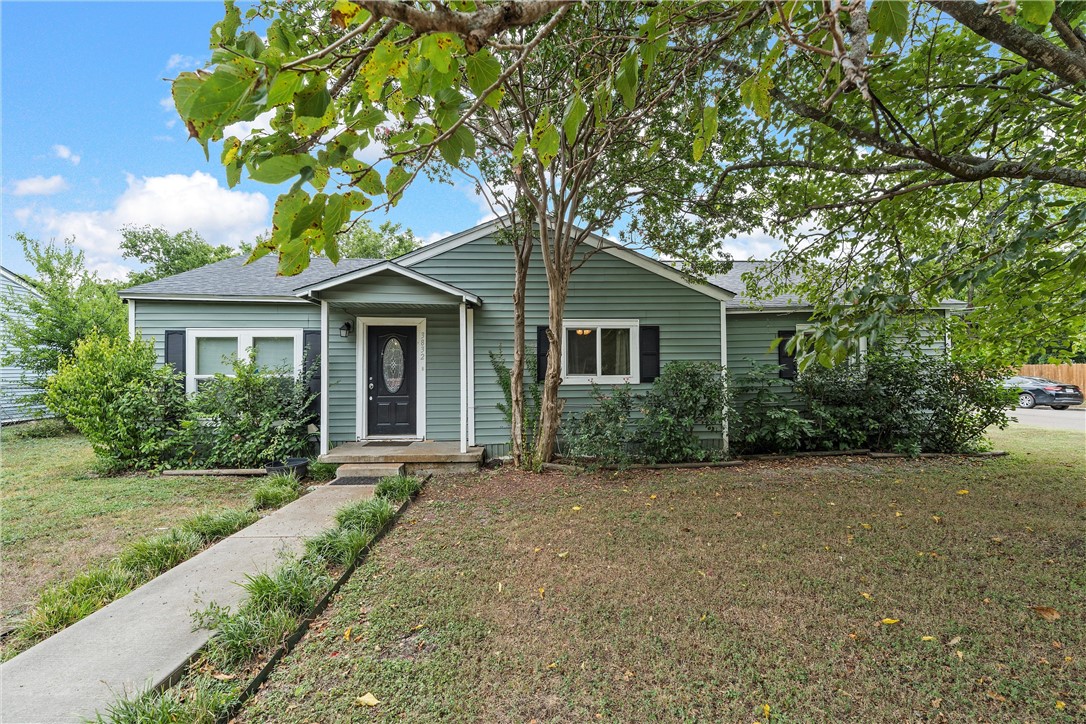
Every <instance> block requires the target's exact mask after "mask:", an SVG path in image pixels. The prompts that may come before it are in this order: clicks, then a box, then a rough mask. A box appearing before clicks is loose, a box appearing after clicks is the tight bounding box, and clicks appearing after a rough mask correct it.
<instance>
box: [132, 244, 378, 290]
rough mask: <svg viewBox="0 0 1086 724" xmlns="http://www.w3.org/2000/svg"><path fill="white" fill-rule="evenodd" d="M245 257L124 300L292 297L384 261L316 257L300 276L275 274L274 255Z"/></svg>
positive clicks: (159, 283) (163, 281) (157, 284)
mask: <svg viewBox="0 0 1086 724" xmlns="http://www.w3.org/2000/svg"><path fill="white" fill-rule="evenodd" d="M245 259H246V257H245V256H235V257H233V258H231V259H226V260H224V261H219V262H215V263H214V264H208V265H207V266H202V267H200V268H199V269H193V270H191V271H187V272H182V273H181V274H174V275H173V276H172V277H166V278H165V279H159V280H157V281H153V282H148V283H147V284H140V285H138V286H135V287H129V288H128V289H125V290H123V291H122V292H121V296H122V297H127V296H133V295H144V294H146V295H151V296H163V297H188V296H192V297H204V296H212V297H221V298H223V299H230V298H231V297H289V298H294V292H295V290H297V289H300V288H301V287H306V286H309V285H310V284H318V283H320V282H323V281H325V280H327V279H331V278H332V277H336V276H339V275H340V274H347V273H349V272H353V271H357V270H359V269H364V268H366V267H368V266H372V265H374V264H380V263H381V262H382V261H383V260H382V259H340V260H339V264H333V263H332V262H331V261H329V260H328V259H326V258H325V257H322V256H321V257H313V258H312V259H311V260H310V262H309V266H308V267H306V269H305V271H303V272H302V273H301V274H298V275H297V276H292V277H280V276H276V275H275V270H276V267H277V265H278V259H277V258H276V256H275V255H274V254H269V255H268V256H265V257H261V258H260V259H257V260H256V261H254V262H253V263H252V264H246V263H245Z"/></svg>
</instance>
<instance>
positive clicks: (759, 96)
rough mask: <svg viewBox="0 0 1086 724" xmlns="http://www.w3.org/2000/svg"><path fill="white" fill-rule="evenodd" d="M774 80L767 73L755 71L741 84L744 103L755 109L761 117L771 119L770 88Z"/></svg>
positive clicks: (741, 96) (740, 91) (740, 93)
mask: <svg viewBox="0 0 1086 724" xmlns="http://www.w3.org/2000/svg"><path fill="white" fill-rule="evenodd" d="M772 87H773V81H772V80H771V79H770V77H769V76H768V75H766V74H765V73H755V74H754V75H752V76H750V77H749V78H747V79H746V80H745V81H743V82H742V84H740V86H739V97H740V99H742V101H743V105H745V106H747V107H748V108H751V109H753V110H754V112H755V113H756V114H758V117H759V118H764V119H766V120H769V90H770V89H771V88H772Z"/></svg>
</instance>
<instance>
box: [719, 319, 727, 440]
mask: <svg viewBox="0 0 1086 724" xmlns="http://www.w3.org/2000/svg"><path fill="white" fill-rule="evenodd" d="M720 373H721V374H722V375H724V379H725V382H727V375H728V310H727V307H726V306H725V305H724V302H721V303H720ZM728 412H729V410H728V409H727V407H725V409H724V424H723V425H721V428H722V432H723V435H724V440H723V443H724V452H725V453H726V452H728V447H729V440H728Z"/></svg>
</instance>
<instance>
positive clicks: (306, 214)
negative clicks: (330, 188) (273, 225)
mask: <svg viewBox="0 0 1086 724" xmlns="http://www.w3.org/2000/svg"><path fill="white" fill-rule="evenodd" d="M327 202H328V197H327V196H325V195H324V194H317V195H316V196H314V197H313V200H312V201H310V202H309V203H308V204H306V205H305V206H304V207H302V208H301V210H299V211H298V214H297V215H296V216H295V217H294V221H293V222H292V223H291V226H290V236H291V238H292V239H293V238H296V237H300V236H302V235H303V234H304V233H305V232H307V231H310V230H312V229H320V228H321V219H323V218H324V205H325V204H326V203H327Z"/></svg>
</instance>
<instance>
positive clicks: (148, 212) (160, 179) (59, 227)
mask: <svg viewBox="0 0 1086 724" xmlns="http://www.w3.org/2000/svg"><path fill="white" fill-rule="evenodd" d="M127 178H128V187H127V188H126V189H125V191H124V193H122V194H121V195H120V196H118V197H117V199H116V200H115V201H114V203H113V206H112V208H110V209H107V210H104V211H67V212H63V211H58V210H55V209H40V210H36V211H35V212H34V213H33V215H32V217H31V220H32V221H33V222H34V223H35V224H36V225H37V226H39V227H40V228H41V229H42V231H44V232H46V233H48V234H52V235H55V236H57V237H60V238H67V237H69V236H72V237H75V243H76V246H78V247H80V248H82V249H84V250H86V252H87V256H88V262H89V263H90V265H91V266H95V267H96V268H100V269H101V270H102V273H103V274H104V273H107V272H108V273H120V271H119V270H121V269H122V267H123V264H122V263H121V261H120V253H119V247H120V241H121V234H120V229H121V227H122V226H125V225H128V224H132V225H137V226H138V225H143V224H148V225H151V226H161V227H164V228H165V229H166V230H167V231H169V232H171V233H177V232H180V231H183V230H185V229H195V230H196V231H198V232H199V233H200V234H201V235H202V236H203V237H204V238H205V239H207V240H208V241H209V242H211V243H212V244H230V245H232V246H237V245H238V243H239V242H241V241H250V240H252V239H253V238H254V237H255V236H256V235H257V234H260V233H262V232H264V231H265V230H266V229H267V227H268V217H269V212H270V209H271V204H270V203H269V201H268V198H267V197H266V196H264V195H263V194H260V193H251V192H244V191H232V190H230V189H227V188H224V187H222V186H220V185H219V182H218V180H217V179H216V178H215V177H214V176H211V175H210V174H207V173H203V172H201V171H196V172H194V173H193V174H191V175H189V176H186V175H184V174H169V175H166V176H150V177H143V178H137V177H135V176H131V175H130V176H128V177H127Z"/></svg>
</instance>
